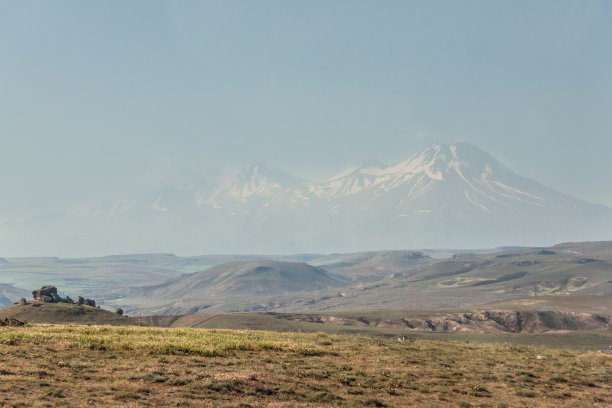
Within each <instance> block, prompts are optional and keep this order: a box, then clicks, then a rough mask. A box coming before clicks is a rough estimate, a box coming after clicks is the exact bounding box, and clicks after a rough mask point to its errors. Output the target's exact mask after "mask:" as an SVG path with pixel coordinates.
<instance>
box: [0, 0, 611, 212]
mask: <svg viewBox="0 0 612 408" xmlns="http://www.w3.org/2000/svg"><path fill="white" fill-rule="evenodd" d="M611 21H612V2H611V1H588V0H585V1H559V0H555V1H532V0H530V1H505V2H504V1H484V0H483V1H456V0H453V1H418V2H417V1H415V2H411V1H406V0H402V1H357V0H350V1H338V0H335V1H266V0H261V1H251V0H249V1H225V0H224V1H193V2H190V1H172V2H170V1H168V2H157V1H151V0H146V1H81V0H76V1H60V0H55V1H13V0H11V1H5V0H0V142H1V143H0V186H1V188H2V198H1V200H0V221H1V220H6V219H9V218H11V217H16V216H19V217H23V216H26V215H33V214H36V213H40V212H46V211H53V210H57V209H61V208H64V207H66V208H69V207H73V206H75V205H80V204H81V203H85V202H88V201H97V200H100V199H103V198H119V197H122V196H126V195H129V194H135V193H137V192H140V191H144V190H146V189H147V188H150V187H152V186H156V185H160V184H163V183H165V182H167V181H168V180H169V179H176V178H177V177H179V176H180V174H182V173H181V172H180V171H183V170H180V171H179V169H190V170H189V171H194V172H196V173H198V172H199V173H206V172H213V171H225V170H224V169H232V168H236V167H241V166H245V165H248V164H250V163H254V162H262V163H265V164H268V165H270V166H274V167H279V168H282V169H284V170H286V171H288V172H290V173H292V174H294V175H297V176H301V177H305V178H311V179H315V180H319V179H322V178H326V177H327V176H331V175H333V174H334V173H336V172H339V171H341V170H342V169H344V168H345V167H347V166H348V165H350V164H352V163H354V162H357V161H360V160H364V159H369V158H378V159H380V160H382V161H383V162H386V163H393V162H397V161H399V160H403V159H406V158H408V157H409V156H410V155H412V154H413V153H416V152H417V151H418V150H419V149H421V148H422V147H424V146H425V145H427V144H430V143H431V142H435V141H442V142H448V141H455V140H464V141H466V142H469V143H472V144H474V145H476V146H478V147H480V148H482V149H483V150H485V151H487V152H489V153H491V154H492V155H494V156H496V157H497V158H498V159H500V160H501V161H502V162H503V163H505V164H506V165H508V166H509V167H511V168H512V169H514V170H515V171H516V172H518V173H519V174H521V175H524V176H528V177H531V178H534V179H536V180H538V181H540V182H541V183H543V184H546V185H548V186H550V187H553V188H556V189H558V190H561V191H563V192H566V193H569V194H571V195H574V196H577V197H579V198H583V199H588V200H591V201H595V202H600V203H604V204H607V205H610V206H612V181H611V180H612V157H611V156H612V137H611V136H612V135H611V132H610V130H611V129H612V75H611V73H612V24H611V23H610V22H611ZM177 174H178V175H179V176H177Z"/></svg>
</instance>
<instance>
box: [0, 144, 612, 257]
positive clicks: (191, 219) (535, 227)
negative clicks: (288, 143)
mask: <svg viewBox="0 0 612 408" xmlns="http://www.w3.org/2000/svg"><path fill="white" fill-rule="evenodd" d="M2 231H3V233H2V235H1V236H0V245H1V248H2V249H3V251H4V254H6V255H12V256H14V255H26V254H27V255H40V254H48V255H51V254H53V255H62V256H81V255H91V254H98V255H99V254H109V253H138V252H176V253H181V254H202V253H250V254H253V253H300V252H302V253H304V252H319V253H329V252H354V251H363V250H374V249H406V248H485V247H486V248H490V247H495V246H504V245H530V246H544V245H551V244H554V243H557V242H563V241H585V240H604V239H609V238H610V235H609V231H612V209H611V208H609V207H605V206H603V205H597V204H592V203H588V202H585V201H581V200H578V199H575V198H572V197H570V196H567V195H565V194H563V193H560V192H557V191H555V190H553V189H550V188H547V187H545V186H542V185H541V184H539V183H537V182H536V181H533V180H530V179H528V178H525V177H522V176H519V175H517V174H515V173H514V172H512V170H510V169H508V168H507V167H505V166H504V165H502V164H501V163H499V162H498V161H497V160H495V159H494V158H493V157H491V156H490V155H488V154H487V153H485V152H483V151H481V150H479V149H478V148H476V147H474V146H471V145H469V144H466V143H456V144H452V145H433V146H430V147H429V148H427V149H425V150H424V151H422V152H421V153H419V154H416V155H414V156H412V157H410V158H409V159H407V160H405V161H403V162H400V163H398V164H395V165H392V166H387V165H384V164H382V163H380V162H378V161H368V162H364V163H360V164H358V165H356V166H354V167H352V168H350V169H347V170H346V171H344V172H342V173H340V174H338V175H336V176H333V177H331V178H330V179H328V180H326V181H324V182H320V183H316V182H312V181H307V180H302V179H298V178H296V177H293V176H291V175H290V174H288V173H286V172H284V171H281V170H278V169H271V168H268V167H266V166H264V165H261V164H256V165H253V166H251V167H249V168H247V169H244V170H243V171H242V172H240V173H239V174H237V175H236V176H235V177H234V178H232V179H231V180H227V181H224V182H222V183H219V184H217V185H213V186H205V187H203V186H201V185H188V186H179V187H177V186H169V187H168V188H165V189H162V190H158V191H153V192H151V193H149V194H147V195H145V196H144V197H143V198H142V199H141V200H138V201H122V200H116V201H112V202H109V203H104V204H99V205H96V206H93V207H92V209H91V211H89V212H87V213H84V214H79V215H76V214H72V215H70V214H62V215H46V216H41V217H37V218H33V219H30V220H28V221H25V222H20V223H16V222H14V223H6V224H4V225H2Z"/></svg>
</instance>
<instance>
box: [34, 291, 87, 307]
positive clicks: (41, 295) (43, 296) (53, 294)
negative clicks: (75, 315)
mask: <svg viewBox="0 0 612 408" xmlns="http://www.w3.org/2000/svg"><path fill="white" fill-rule="evenodd" d="M32 298H33V299H34V300H38V301H41V302H48V303H75V302H74V300H72V299H70V296H66V298H62V297H60V296H59V295H58V294H57V288H56V287H55V286H43V287H42V288H40V289H38V290H34V291H32ZM76 303H77V304H78V305H81V306H82V305H87V306H96V301H95V300H92V299H85V298H83V297H81V296H79V297H77V301H76Z"/></svg>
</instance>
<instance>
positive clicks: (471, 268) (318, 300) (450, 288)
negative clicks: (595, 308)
mask: <svg viewBox="0 0 612 408" xmlns="http://www.w3.org/2000/svg"><path fill="white" fill-rule="evenodd" d="M347 260H351V261H347ZM319 261H320V262H322V263H323V265H322V266H320V267H319V268H317V269H311V268H310V267H308V265H305V264H295V265H299V269H296V270H294V273H293V274H291V275H286V276H285V277H289V276H291V279H292V280H293V279H294V280H295V281H294V283H292V284H291V285H290V286H287V285H289V284H288V283H287V282H286V281H283V280H282V279H279V277H280V274H279V272H278V271H276V272H272V271H267V272H266V273H262V275H261V279H262V280H261V282H262V283H259V284H258V283H255V282H257V281H258V279H259V278H260V276H259V275H258V273H256V271H257V268H258V267H259V266H261V265H264V263H261V262H255V263H248V262H247V263H230V264H225V265H220V266H216V267H214V268H211V269H208V270H205V271H202V272H198V273H196V274H191V275H186V276H184V277H182V278H180V279H177V280H172V281H170V282H167V283H165V284H162V285H158V286H153V287H138V288H134V289H132V290H129V291H119V293H122V294H123V295H122V297H118V298H116V299H112V300H110V301H109V304H114V305H121V306H125V308H126V310H129V311H136V310H138V311H139V312H143V313H145V314H183V313H194V312H198V311H200V312H201V311H207V312H228V311H234V312H236V311H280V312H305V311H328V310H334V311H337V310H366V309H425V308H433V309H438V308H472V307H475V306H478V305H482V304H486V303H491V302H499V301H504V300H512V299H521V298H532V297H533V298H536V299H543V298H542V297H543V296H553V297H554V296H559V297H563V298H568V299H570V298H571V297H572V296H579V297H581V299H585V296H588V295H590V296H592V297H591V299H596V298H599V297H601V298H602V299H608V298H609V296H610V295H611V294H612V280H611V278H612V243H610V242H607V243H603V242H597V243H582V244H572V245H569V244H563V245H558V246H553V247H548V248H528V249H518V250H512V251H505V252H492V253H485V254H458V255H455V256H454V257H453V258H451V259H442V260H434V259H432V258H428V257H425V256H423V255H422V254H420V253H418V252H404V251H398V252H393V251H392V252H380V253H364V254H352V255H344V256H339V257H337V258H335V261H334V262H330V263H328V264H327V265H326V264H325V258H321V259H319ZM281 265H282V263H281ZM291 265H293V264H291ZM324 271H328V272H329V273H328V272H324ZM332 273H333V275H332ZM301 274H304V276H303V277H302V275H301ZM319 278H320V279H322V281H321V283H320V284H317V283H316V282H317V280H316V279H319ZM330 279H331V281H330ZM241 281H243V282H248V283H241ZM283 285H285V286H283ZM268 286H269V289H266V288H267V287H268ZM290 291H291V292H290ZM284 292H286V293H284ZM568 302H569V301H568ZM603 303H604V304H605V302H603ZM596 304H597V302H596V301H592V305H596Z"/></svg>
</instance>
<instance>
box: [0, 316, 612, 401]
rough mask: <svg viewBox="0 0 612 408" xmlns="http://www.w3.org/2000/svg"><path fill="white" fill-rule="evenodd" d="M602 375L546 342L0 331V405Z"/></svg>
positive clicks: (486, 390)
mask: <svg viewBox="0 0 612 408" xmlns="http://www.w3.org/2000/svg"><path fill="white" fill-rule="evenodd" d="M538 356H540V358H538ZM542 356H545V357H542ZM611 384H612V358H610V356H607V355H604V354H597V353H586V354H580V353H578V352H572V351H567V350H553V349H546V348H532V347H524V346H507V345H475V344H465V343H439V342H429V341H415V342H409V341H404V342H398V341H397V340H385V339H373V338H366V337H350V336H334V335H328V334H324V333H313V334H305V333H282V334H279V333H277V332H267V331H233V330H201V329H161V328H145V327H109V326H91V327H88V326H30V327H10V328H9V327H4V328H0V405H2V406H54V405H64V406H75V407H78V406H92V405H95V406H211V407H212V406H243V407H246V406H253V407H258V406H274V407H285V406H286V407H294V406H308V407H312V406H320V407H324V406H389V407H402V406H410V405H418V406H436V407H439V406H448V407H457V406H460V407H468V406H506V407H514V406H534V405H537V406H544V407H563V406H566V407H570V406H571V407H575V406H602V407H603V406H610V404H612V385H611ZM241 404H242V405H241Z"/></svg>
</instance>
